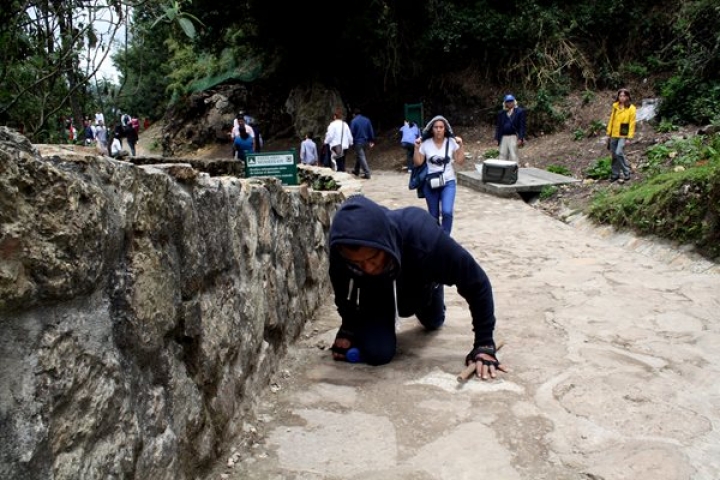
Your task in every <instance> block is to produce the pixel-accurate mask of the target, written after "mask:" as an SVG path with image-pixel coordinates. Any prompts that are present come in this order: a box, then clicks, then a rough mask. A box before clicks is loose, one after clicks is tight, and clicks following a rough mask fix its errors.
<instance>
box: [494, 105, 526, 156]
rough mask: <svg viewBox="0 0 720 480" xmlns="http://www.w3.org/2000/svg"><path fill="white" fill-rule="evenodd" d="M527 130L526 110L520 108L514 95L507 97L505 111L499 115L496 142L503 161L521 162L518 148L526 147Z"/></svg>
mask: <svg viewBox="0 0 720 480" xmlns="http://www.w3.org/2000/svg"><path fill="white" fill-rule="evenodd" d="M526 128H527V115H526V113H525V109H524V108H522V107H519V106H518V103H517V100H516V99H515V97H514V96H513V95H512V94H507V95H505V98H503V109H502V110H501V111H500V112H499V113H498V115H497V122H496V125H495V140H496V141H497V144H498V147H499V149H500V153H499V157H500V158H501V159H502V160H511V161H513V162H517V161H519V157H518V148H519V147H520V148H521V147H522V146H523V145H525V130H526Z"/></svg>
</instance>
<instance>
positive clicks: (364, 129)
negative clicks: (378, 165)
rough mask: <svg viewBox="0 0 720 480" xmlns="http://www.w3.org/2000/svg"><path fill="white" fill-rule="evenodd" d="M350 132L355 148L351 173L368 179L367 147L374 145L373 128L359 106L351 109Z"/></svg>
mask: <svg viewBox="0 0 720 480" xmlns="http://www.w3.org/2000/svg"><path fill="white" fill-rule="evenodd" d="M350 132H351V133H352V138H353V149H354V150H355V166H354V167H353V170H352V171H353V174H354V175H355V176H358V175H360V170H361V169H362V174H363V177H362V178H365V179H368V180H370V167H369V166H368V162H367V149H368V147H369V148H373V146H375V130H373V126H372V123H370V119H369V118H367V117H366V116H365V115H363V114H362V112H360V109H359V108H356V109H355V110H353V119H352V120H351V121H350Z"/></svg>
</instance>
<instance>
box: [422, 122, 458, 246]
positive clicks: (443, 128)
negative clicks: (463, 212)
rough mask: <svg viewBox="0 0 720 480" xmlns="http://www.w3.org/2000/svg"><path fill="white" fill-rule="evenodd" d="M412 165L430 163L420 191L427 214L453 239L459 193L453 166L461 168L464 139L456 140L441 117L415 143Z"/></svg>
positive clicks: (430, 123)
mask: <svg viewBox="0 0 720 480" xmlns="http://www.w3.org/2000/svg"><path fill="white" fill-rule="evenodd" d="M413 161H414V163H415V165H416V166H418V167H419V166H420V165H422V164H423V162H427V168H428V175H427V178H426V180H425V183H424V185H423V186H422V187H421V188H422V189H423V193H424V194H425V202H426V203H427V208H428V212H430V215H432V216H433V217H434V218H435V220H436V221H437V222H438V223H439V224H440V225H442V228H443V230H444V231H445V233H447V234H448V235H450V232H451V231H452V224H453V211H454V209H455V193H456V190H457V177H456V175H455V169H454V168H453V163H457V164H458V165H462V163H463V162H464V161H465V149H464V147H463V141H462V138H460V137H458V136H455V134H454V133H453V131H452V127H451V126H450V123H448V121H447V120H446V119H445V117H443V116H441V115H438V116H436V117H434V118H433V119H432V120H430V121H429V122H428V124H427V125H426V126H425V128H424V129H423V132H422V137H421V138H418V139H417V140H415V152H414V157H413ZM441 213H442V215H441ZM441 216H442V220H441Z"/></svg>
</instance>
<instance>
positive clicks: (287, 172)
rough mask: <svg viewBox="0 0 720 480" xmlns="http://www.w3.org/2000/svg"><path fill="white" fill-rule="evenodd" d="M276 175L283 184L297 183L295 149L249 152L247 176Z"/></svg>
mask: <svg viewBox="0 0 720 480" xmlns="http://www.w3.org/2000/svg"><path fill="white" fill-rule="evenodd" d="M250 177H275V178H279V179H280V181H282V183H283V185H297V184H298V175H297V161H296V159H295V150H288V151H286V152H261V153H248V154H247V159H246V160H245V178H250Z"/></svg>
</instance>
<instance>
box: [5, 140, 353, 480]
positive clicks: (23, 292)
mask: <svg viewBox="0 0 720 480" xmlns="http://www.w3.org/2000/svg"><path fill="white" fill-rule="evenodd" d="M342 175H344V174H342ZM352 190H354V187H346V188H344V189H341V190H339V191H337V192H316V191H313V190H312V189H311V188H308V187H307V186H300V187H291V188H283V187H282V186H281V185H280V183H279V182H278V181H276V180H272V179H250V180H245V179H239V178H236V177H234V176H229V175H228V176H219V177H215V176H211V175H209V174H207V173H203V172H201V171H198V170H197V169H196V168H193V167H192V166H190V165H188V164H156V165H145V166H137V165H133V164H131V163H128V162H122V161H116V160H113V159H111V158H108V157H98V156H94V155H87V154H83V153H77V152H67V151H63V150H58V151H57V152H52V151H50V152H47V153H46V154H44V155H41V154H40V153H39V151H38V149H37V148H36V147H35V146H33V145H31V144H30V143H29V142H28V140H27V139H25V138H24V137H22V136H20V135H19V134H17V133H16V132H14V131H12V130H9V129H6V128H4V127H0V327H2V335H0V439H1V441H0V478H12V479H48V478H53V479H55V480H59V479H71V478H83V479H100V478H103V479H106V478H118V479H143V480H146V479H153V480H160V479H168V480H170V479H172V480H183V479H194V478H196V476H198V475H200V474H201V473H202V471H203V469H204V468H205V467H206V466H209V465H211V464H212V463H213V462H214V461H215V460H216V458H217V457H218V455H220V454H221V453H222V452H223V450H224V449H225V446H226V444H227V442H228V440H230V439H232V438H236V437H237V436H238V435H239V436H242V435H243V432H244V431H250V430H252V428H251V425H252V422H253V420H254V419H253V409H254V405H253V399H254V398H255V397H256V395H257V394H258V393H259V392H260V391H261V390H262V389H264V388H265V387H266V385H267V383H268V379H269V378H270V377H271V375H272V374H273V372H274V371H275V370H276V368H277V366H278V363H279V361H280V359H281V358H282V357H283V355H284V353H285V350H286V347H287V346H288V345H289V344H290V343H291V342H293V340H295V339H296V337H297V336H298V335H299V333H300V332H301V330H302V328H303V326H304V325H305V323H306V322H308V321H309V320H311V319H312V317H313V314H314V312H315V310H316V308H317V307H318V306H319V305H320V304H321V303H323V301H324V300H325V299H326V297H327V296H328V295H329V294H330V293H329V292H330V285H329V280H328V279H327V252H326V235H327V233H328V229H329V226H330V220H331V218H332V215H333V214H334V212H335V211H336V209H337V207H338V205H339V204H340V202H341V201H342V200H343V199H344V198H345V196H346V195H347V194H348V191H352Z"/></svg>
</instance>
